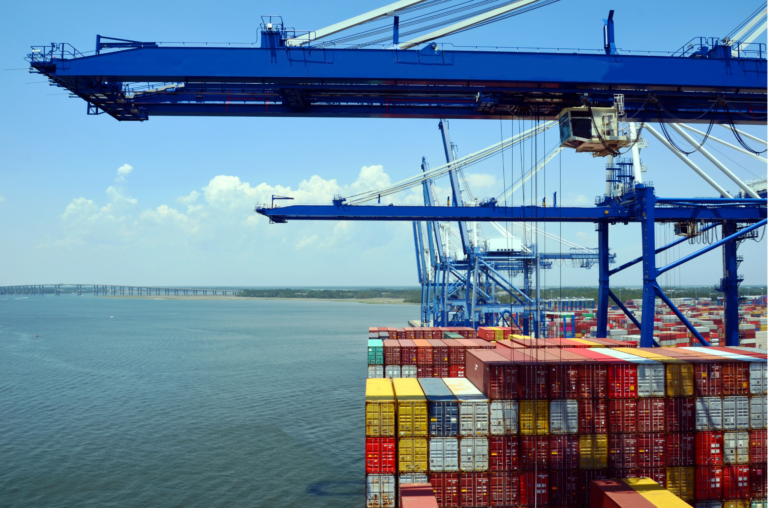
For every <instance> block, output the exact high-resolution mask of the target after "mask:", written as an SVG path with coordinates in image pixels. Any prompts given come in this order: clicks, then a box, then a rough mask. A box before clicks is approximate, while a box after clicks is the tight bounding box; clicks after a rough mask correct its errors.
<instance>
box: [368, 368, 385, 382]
mask: <svg viewBox="0 0 768 508" xmlns="http://www.w3.org/2000/svg"><path fill="white" fill-rule="evenodd" d="M383 377H384V366H383V365H369V366H368V379H375V378H383Z"/></svg>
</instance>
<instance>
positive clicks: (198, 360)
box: [0, 296, 418, 508]
mask: <svg viewBox="0 0 768 508" xmlns="http://www.w3.org/2000/svg"><path fill="white" fill-rule="evenodd" d="M3 298H5V299H2V298H0V506H2V507H4V508H5V507H51V508H53V507H73V506H77V507H84V506H94V507H108V506H118V507H163V508H166V507H168V508H169V507H177V506H178V507H206V508H208V507H216V506H226V507H254V506H260V507H261V506H269V507H273V506H274V507H277V506H280V507H310V506H311V507H315V506H317V507H324V506H327V507H346V506H349V507H356V508H357V507H360V506H362V505H363V503H364V490H365V489H364V453H365V452H364V435H365V429H364V391H365V376H366V347H365V343H366V340H367V330H368V327H369V326H404V325H405V324H406V322H407V320H408V319H414V318H417V317H418V307H416V306H412V305H365V304H357V303H338V302H303V301H278V300H272V301H270V300H264V301H255V300H237V301H216V300H184V301H175V300H154V299H150V298H146V299H109V298H94V297H92V296H83V297H76V296H59V297H54V296H46V297H29V298H25V299H16V298H14V297H3ZM111 317H112V318H111Z"/></svg>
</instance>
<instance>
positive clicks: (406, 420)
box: [392, 378, 429, 437]
mask: <svg viewBox="0 0 768 508" xmlns="http://www.w3.org/2000/svg"><path fill="white" fill-rule="evenodd" d="M392 385H393V387H394V390H395V399H396V400H397V428H398V435H399V436H400V437H423V436H426V435H427V430H428V428H429V427H428V423H427V398H426V397H425V396H424V391H423V390H422V389H421V385H419V381H418V380H417V379H413V378H405V379H404V378H396V379H393V380H392Z"/></svg>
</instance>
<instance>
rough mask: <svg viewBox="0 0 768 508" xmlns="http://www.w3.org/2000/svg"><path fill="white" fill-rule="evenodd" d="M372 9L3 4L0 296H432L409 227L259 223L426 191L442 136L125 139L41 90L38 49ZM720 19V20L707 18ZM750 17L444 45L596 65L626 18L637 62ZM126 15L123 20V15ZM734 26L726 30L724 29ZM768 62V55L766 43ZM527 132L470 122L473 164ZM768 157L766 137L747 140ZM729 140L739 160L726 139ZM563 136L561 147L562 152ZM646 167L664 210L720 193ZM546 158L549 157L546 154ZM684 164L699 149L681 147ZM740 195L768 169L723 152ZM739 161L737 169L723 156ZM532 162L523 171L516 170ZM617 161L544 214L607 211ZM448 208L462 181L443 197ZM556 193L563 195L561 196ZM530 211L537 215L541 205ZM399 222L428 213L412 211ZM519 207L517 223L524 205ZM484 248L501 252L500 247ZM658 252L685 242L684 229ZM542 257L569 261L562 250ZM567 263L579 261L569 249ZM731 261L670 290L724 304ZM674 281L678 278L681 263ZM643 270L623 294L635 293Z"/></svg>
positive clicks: (200, 33)
mask: <svg viewBox="0 0 768 508" xmlns="http://www.w3.org/2000/svg"><path fill="white" fill-rule="evenodd" d="M382 3H383V2H380V1H373V0H357V1H352V0H335V1H329V2H323V3H318V2H311V1H308V0H291V1H290V2H286V1H281V2H277V1H262V2H243V1H232V2H227V3H225V4H217V5H216V7H215V8H214V7H212V6H211V4H208V3H206V4H203V3H200V4H197V3H196V2H194V1H191V2H190V1H185V2H177V1H168V2H161V3H157V2H149V1H145V0H138V1H135V2H132V3H131V4H130V6H123V7H121V8H120V9H119V10H118V9H117V8H115V7H112V6H111V5H108V4H104V3H103V2H95V1H90V0H86V1H79V2H78V3H77V8H76V9H71V8H69V9H67V8H63V7H62V4H60V3H53V2H47V1H41V2H34V3H29V2H6V3H4V4H3V7H2V15H1V16H0V39H1V40H2V44H0V69H2V71H0V91H2V93H0V117H2V119H3V121H2V122H0V150H1V153H2V155H3V159H2V163H0V232H1V233H2V240H3V241H2V249H0V264H1V265H2V266H3V270H2V271H1V272H0V285H14V284H43V283H49V284H50V283H88V284H92V283H97V284H133V285H177V286H188V285H208V286H281V285H285V286H301V285H307V286H335V285H339V286H341V285H344V286H355V285H357V286H371V285H388V286H395V285H396V286H408V285H416V284H417V283H418V282H417V274H416V262H415V252H414V245H413V233H412V229H411V225H410V223H364V222H357V223H356V222H337V223H315V222H298V221H297V222H289V223H288V224H272V225H270V224H269V223H268V221H267V220H266V219H265V218H263V217H260V216H258V215H256V214H255V213H254V212H253V209H254V206H255V205H256V204H257V203H259V202H261V203H266V202H268V200H269V197H270V196H271V195H272V194H281V195H292V196H295V197H296V198H297V200H296V202H307V203H323V204H325V203H330V200H331V198H332V196H333V195H334V194H342V195H349V194H352V193H354V192H356V191H358V190H361V189H369V188H374V187H379V186H382V185H386V184H388V183H392V182H396V181H399V180H401V179H403V178H406V177H409V176H412V175H414V174H416V173H418V172H420V169H419V165H420V163H421V158H422V157H426V158H427V160H428V161H429V162H430V164H431V165H432V166H433V167H435V166H437V165H440V164H441V163H442V161H443V160H444V155H443V151H442V144H441V139H440V132H439V130H438V128H437V121H436V120H404V119H281V118H232V119H231V118H194V117H186V118H172V117H155V118H151V119H150V120H149V121H147V122H141V123H138V122H136V123H134V122H124V123H121V122H118V121H116V120H114V119H112V118H111V117H109V116H108V115H102V116H87V115H86V105H85V103H84V102H83V101H82V100H80V99H70V98H68V97H67V95H66V93H65V92H63V91H62V90H61V89H58V88H54V87H50V86H49V85H48V84H47V82H46V81H45V79H43V78H41V77H40V76H39V75H35V74H29V73H28V72H27V70H26V65H25V61H24V59H23V58H24V56H25V55H26V54H27V53H28V52H29V48H30V46H33V45H45V44H50V43H51V42H52V41H56V42H68V43H70V44H72V45H73V46H74V47H76V48H78V49H80V50H81V51H90V50H92V49H93V45H94V42H95V36H96V34H100V35H106V36H112V37H120V38H127V39H134V40H143V41H159V42H163V41H166V42H175V41H188V42H201V41H202V42H205V41H212V42H213V41H215V42H253V41H256V40H257V30H258V24H259V22H260V15H262V14H280V15H282V17H283V18H284V19H285V21H286V24H287V25H290V26H294V27H296V28H297V29H308V30H309V29H318V28H321V27H324V26H327V25H330V24H332V23H334V22H337V21H340V20H343V19H346V18H348V17H351V16H354V15H356V14H360V13H362V12H365V11H367V10H371V9H374V8H376V7H379V6H381V5H382ZM706 4H708V5H709V6H707V5H706ZM757 6H758V4H757V3H755V2H753V1H734V2H731V3H730V4H729V8H728V9H722V5H721V3H719V2H717V3H716V2H714V1H709V2H696V3H695V8H694V3H693V2H682V1H668V0H667V1H663V2H662V1H661V0H648V1H646V2H639V3H638V2H634V3H633V2H608V1H603V0H593V1H576V0H562V1H561V2H559V3H556V4H554V5H550V6H547V7H545V8H542V9H539V10H536V11H533V12H530V13H526V14H524V15H522V16H518V17H513V18H510V19H507V20H504V21H502V22H499V23H497V24H493V25H490V26H486V27H482V28H480V29H477V30H472V31H469V32H465V33H462V34H458V35H456V36H451V37H449V38H446V39H444V40H443V42H451V43H453V44H455V45H487V46H525V47H542V48H564V47H568V48H585V49H596V48H600V47H601V46H602V19H603V18H605V17H606V16H607V14H608V11H609V9H612V8H613V9H616V14H615V16H614V20H615V23H616V39H617V45H618V46H619V48H620V50H622V51H626V50H633V51H639V50H646V51H666V50H675V49H677V48H679V47H681V46H682V45H683V44H684V43H686V42H687V41H688V40H690V39H691V38H692V37H694V36H723V35H725V34H727V33H728V32H730V31H731V29H733V28H734V27H735V26H737V25H738V24H739V23H740V22H741V21H742V20H743V19H744V18H745V17H746V16H747V15H748V14H749V13H751V12H752V11H753V10H754V9H755V8H756V7H757ZM110 11H113V12H110ZM715 12H716V13H717V14H716V15H713V14H712V13H715ZM760 40H762V41H763V42H765V35H763V36H762V37H761V39H760ZM512 128H514V130H515V131H516V132H517V131H518V130H519V128H520V125H519V123H517V122H516V123H515V124H514V126H513V125H512V122H511V121H505V122H499V121H497V120H488V121H478V120H463V121H462V120H455V121H451V122H450V129H451V138H452V140H453V142H454V143H456V144H457V145H458V151H459V155H460V156H462V155H467V154H469V153H472V152H475V151H477V150H480V149H482V148H484V147H486V146H489V145H491V144H493V143H496V142H498V141H499V140H500V139H501V138H502V136H504V137H507V136H509V135H510V132H511V129H512ZM744 130H745V131H747V132H749V133H752V134H754V135H757V136H760V137H761V138H762V139H765V137H766V129H765V126H759V127H744ZM713 134H715V135H717V136H718V137H720V138H722V139H724V140H726V141H729V142H731V143H733V144H736V141H735V140H734V139H733V135H732V134H731V133H730V132H728V131H726V130H725V129H722V128H719V127H715V129H714V131H713ZM555 138H556V134H555V132H554V131H550V133H549V134H548V137H547V140H546V146H547V147H551V146H554V144H555V143H556V139H555ZM645 138H646V140H647V142H648V147H647V148H645V149H644V150H643V151H642V159H643V162H644V163H645V164H646V166H647V168H648V170H647V173H645V174H644V175H643V177H644V179H645V180H646V181H653V182H654V185H655V187H656V193H657V195H660V196H665V195H666V196H675V197H678V196H682V197H690V196H714V195H715V193H714V190H712V189H711V188H710V187H709V186H708V185H707V184H706V183H705V182H703V180H701V179H700V178H698V177H697V176H696V175H695V174H694V173H693V172H692V171H691V170H690V169H689V168H688V167H687V166H685V165H684V164H683V163H682V162H681V161H679V159H678V158H677V157H676V156H675V155H674V154H672V153H671V152H669V151H668V150H666V149H665V148H664V147H663V146H661V145H660V144H659V143H658V142H657V141H656V140H655V139H654V138H652V137H651V136H650V135H646V136H645ZM542 141H543V140H542ZM680 143H681V144H684V143H683V142H680ZM706 146H707V147H710V148H711V149H712V153H713V154H714V155H715V156H716V157H718V158H720V159H721V160H722V161H723V162H724V163H725V164H726V165H727V166H728V167H729V168H730V169H731V170H732V171H733V172H734V173H735V174H736V175H737V176H739V177H740V178H742V179H743V180H749V179H753V178H756V177H762V178H764V177H765V176H766V164H765V163H764V162H762V161H758V160H755V159H753V158H750V157H748V156H746V155H743V154H739V153H736V152H734V151H733V150H729V149H727V148H725V147H722V146H720V145H715V144H714V143H708V144H707V145H706ZM721 154H722V155H721ZM518 156H519V152H518ZM691 159H692V160H693V161H694V162H696V163H697V164H698V165H699V166H700V167H702V169H704V170H705V171H707V172H708V173H709V174H710V175H711V176H712V177H713V178H714V179H715V180H717V181H718V182H719V183H720V184H722V185H723V186H724V187H725V188H726V189H728V190H730V191H735V189H736V185H735V184H733V183H732V182H730V181H729V180H727V178H725V177H724V175H722V174H721V173H719V171H718V170H717V169H716V168H715V167H714V166H713V165H712V164H710V163H709V162H707V161H706V160H704V159H703V157H702V156H701V155H699V154H694V155H692V156H691ZM604 168H605V160H604V159H599V158H598V159H595V158H592V157H590V156H589V155H586V154H575V153H574V152H571V151H564V152H563V153H562V156H561V157H559V158H556V159H555V160H553V162H552V163H551V164H550V165H548V167H547V169H546V174H544V172H541V173H540V174H539V178H538V182H537V184H538V189H539V190H538V198H539V199H541V198H542V197H543V196H544V195H545V194H546V195H547V196H551V195H552V193H553V192H555V191H557V192H558V201H559V203H560V204H562V205H564V206H590V205H591V204H592V203H593V202H594V198H595V196H597V195H600V194H602V193H603V190H604V178H605V171H604ZM520 171H521V164H520V163H519V162H518V161H517V160H515V161H512V160H510V158H508V157H507V158H505V159H504V160H503V161H502V159H501V157H496V158H492V159H489V160H488V161H486V162H484V163H482V164H479V165H476V166H473V167H472V168H471V169H469V170H467V173H466V176H467V179H468V182H469V184H470V187H471V190H472V194H473V195H474V196H476V197H480V198H482V197H490V196H496V195H498V194H499V193H500V192H501V191H502V189H503V186H504V183H505V182H508V181H509V179H510V178H512V177H513V176H514V175H518V176H519V175H520ZM436 185H437V186H438V193H439V194H440V196H441V198H442V197H444V196H447V195H448V189H449V183H448V181H447V180H445V179H443V180H438V181H437V182H436ZM545 189H546V193H545V192H544V191H545ZM526 192H527V196H526V199H527V200H528V201H527V202H530V199H531V192H530V188H528V190H527V191H526ZM393 199H394V200H395V202H397V203H413V204H418V203H419V200H420V195H419V194H418V193H415V192H406V193H403V194H401V195H397V196H395V197H394V198H393ZM522 199H523V197H522V194H520V193H519V194H516V195H515V200H516V201H515V203H516V204H520V203H522ZM482 229H483V232H484V235H485V236H486V237H492V236H496V234H495V233H494V231H493V230H492V229H491V228H490V227H488V226H484V227H483V228H482ZM547 231H548V232H550V233H554V234H556V235H558V236H561V237H562V238H565V239H567V240H569V241H572V242H575V243H577V244H579V245H582V246H586V247H596V245H597V234H596V232H595V231H594V226H593V225H592V224H562V226H561V225H557V224H550V225H548V226H547ZM659 235H660V238H662V239H664V238H668V239H669V240H673V239H674V238H673V237H672V236H671V233H670V232H669V231H668V229H660V230H659ZM640 245H641V240H640V228H639V226H637V225H627V226H624V225H617V226H613V227H612V228H611V249H612V252H614V253H615V254H616V255H617V262H618V263H623V262H626V261H628V260H631V259H633V258H635V257H637V256H639V255H640ZM698 247H699V246H690V245H687V244H684V245H683V246H681V247H680V248H679V249H675V252H674V253H673V252H670V253H667V254H665V255H664V257H663V258H662V257H661V256H660V258H659V262H660V263H662V262H665V261H666V262H668V261H671V260H672V259H674V258H673V257H672V256H676V255H684V254H686V253H688V252H692V251H693V250H695V249H696V248H698ZM540 248H541V250H547V251H559V250H560V248H561V247H560V246H559V245H558V244H556V243H554V242H553V241H552V240H548V241H547V243H546V245H545V244H544V242H543V241H542V242H541V244H540ZM564 249H565V248H564ZM739 253H740V254H741V255H743V256H744V258H745V261H744V262H743V263H742V265H741V267H740V270H741V273H742V274H743V276H744V277H745V282H744V284H748V285H765V284H766V279H767V278H768V276H767V275H766V242H765V241H764V240H763V241H761V242H754V241H751V240H750V241H747V242H745V243H743V244H742V245H741V247H740V249H739ZM721 263H722V261H721V253H720V250H719V249H716V250H714V251H712V252H710V253H708V254H705V255H704V256H701V257H700V258H698V259H697V260H694V261H692V262H690V263H688V264H686V265H684V266H683V267H681V268H680V269H678V270H675V271H673V272H672V273H670V274H669V275H667V276H666V279H665V280H662V284H671V285H675V284H677V285H691V284H704V285H713V284H715V283H717V282H718V280H719V279H720V278H721V277H722V270H721ZM665 264H666V263H665ZM542 280H543V283H544V285H547V286H558V285H563V286H574V285H594V284H597V270H596V268H592V269H591V270H585V269H580V268H573V267H563V268H562V269H560V268H557V267H556V268H555V269H553V270H548V271H545V272H544V275H543V277H542ZM640 283H641V275H640V268H639V266H638V267H635V268H633V269H629V270H625V271H624V272H622V273H620V274H618V275H616V276H614V277H613V278H612V284H613V285H615V286H620V285H626V286H637V285H639V284H640Z"/></svg>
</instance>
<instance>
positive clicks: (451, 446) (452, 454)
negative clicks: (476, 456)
mask: <svg viewBox="0 0 768 508" xmlns="http://www.w3.org/2000/svg"><path fill="white" fill-rule="evenodd" d="M429 470H430V471H433V472H435V473H457V472H458V471H459V440H458V438H455V437H433V438H431V439H430V440H429Z"/></svg>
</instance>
